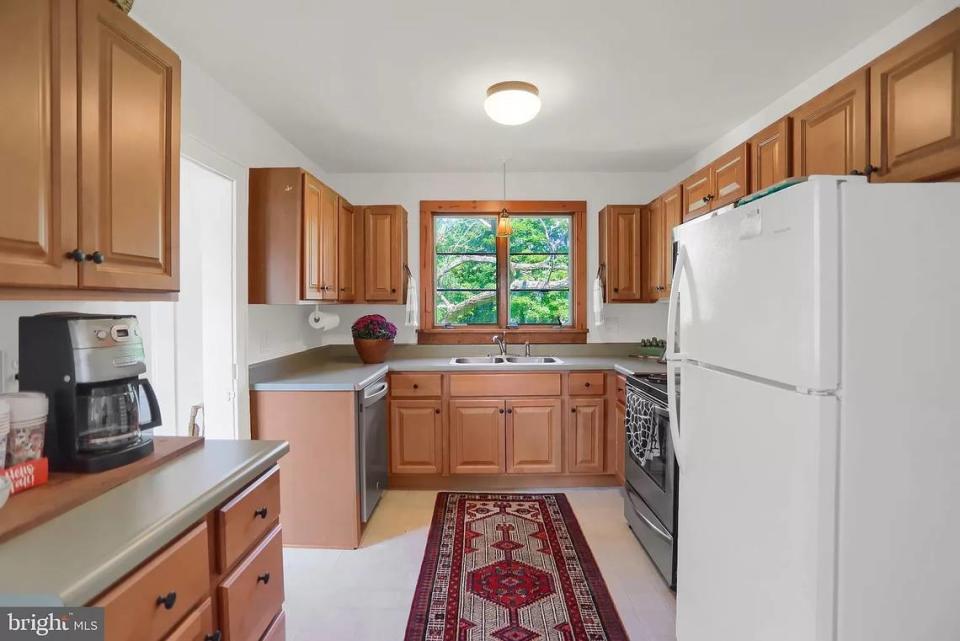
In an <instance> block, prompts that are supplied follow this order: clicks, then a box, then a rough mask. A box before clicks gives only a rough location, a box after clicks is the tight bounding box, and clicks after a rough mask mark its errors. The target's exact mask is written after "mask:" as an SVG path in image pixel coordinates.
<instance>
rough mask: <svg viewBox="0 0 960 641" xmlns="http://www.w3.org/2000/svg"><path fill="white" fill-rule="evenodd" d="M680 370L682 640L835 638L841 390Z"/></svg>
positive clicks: (679, 593)
mask: <svg viewBox="0 0 960 641" xmlns="http://www.w3.org/2000/svg"><path fill="white" fill-rule="evenodd" d="M680 372H681V383H682V387H681V394H680V419H681V421H680V432H681V435H682V438H683V441H684V443H685V448H686V452H685V453H686V460H685V464H684V465H683V466H682V467H681V468H680V483H679V491H680V498H679V506H680V513H679V523H678V529H677V533H678V537H677V545H678V560H677V640H678V641H774V640H775V641H829V640H831V639H832V633H833V621H834V606H833V603H834V599H833V597H834V585H833V576H834V557H833V550H834V532H835V512H834V508H835V493H836V486H835V483H836V457H837V431H838V429H837V426H838V420H839V419H838V407H837V400H836V398H835V397H833V396H816V395H807V394H800V393H797V392H795V391H789V390H786V389H783V388H780V387H775V386H772V385H767V384H764V383H758V382H755V381H751V380H748V379H745V378H741V377H739V376H734V375H731V374H726V373H722V372H718V371H715V370H709V369H705V368H702V367H698V366H696V365H692V364H689V363H683V364H681V365H680Z"/></svg>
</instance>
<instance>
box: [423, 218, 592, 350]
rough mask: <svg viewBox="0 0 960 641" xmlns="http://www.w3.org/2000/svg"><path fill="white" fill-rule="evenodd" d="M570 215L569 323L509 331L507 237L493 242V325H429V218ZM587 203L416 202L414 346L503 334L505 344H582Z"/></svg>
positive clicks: (432, 251)
mask: <svg viewBox="0 0 960 641" xmlns="http://www.w3.org/2000/svg"><path fill="white" fill-rule="evenodd" d="M504 208H505V209H506V210H507V211H508V212H510V213H511V214H515V215H518V216H520V215H531V216H533V215H538V214H540V215H544V216H550V215H554V216H556V215H568V216H570V219H571V220H570V280H571V282H570V299H571V305H570V313H571V319H570V324H569V325H565V326H563V327H558V326H556V325H521V326H519V327H509V326H508V321H509V316H510V310H509V307H508V297H509V289H510V270H509V261H510V256H509V242H510V239H509V238H497V240H496V248H497V252H496V255H497V324H496V325H471V326H469V327H451V328H446V327H443V326H438V325H436V324H435V322H434V311H435V310H434V306H435V296H436V291H435V289H434V270H435V267H436V247H435V245H434V236H433V233H434V218H435V217H436V216H471V217H472V216H499V214H500V212H501V211H502V210H503V209H504ZM586 297H587V203H586V201H582V200H580V201H560V200H422V201H420V329H419V330H417V342H418V343H420V344H428V345H469V344H477V345H486V344H487V343H489V342H490V339H491V337H492V336H495V335H499V334H503V335H504V336H505V337H506V339H507V342H509V343H524V342H530V343H532V344H537V343H586V342H587V298H586Z"/></svg>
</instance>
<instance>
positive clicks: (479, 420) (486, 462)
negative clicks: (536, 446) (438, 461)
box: [450, 399, 506, 474]
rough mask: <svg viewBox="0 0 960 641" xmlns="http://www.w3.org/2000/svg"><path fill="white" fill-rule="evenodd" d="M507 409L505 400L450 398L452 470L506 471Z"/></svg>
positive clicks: (494, 472)
mask: <svg viewBox="0 0 960 641" xmlns="http://www.w3.org/2000/svg"><path fill="white" fill-rule="evenodd" d="M505 418H506V408H505V407H504V402H503V401H502V400H484V399H477V400H459V399H458V400H453V401H450V473H451V474H501V473H503V472H504V471H506V467H505V465H504V458H505V452H504V449H505V435H504V432H505V425H506V421H505Z"/></svg>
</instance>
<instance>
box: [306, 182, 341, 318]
mask: <svg viewBox="0 0 960 641" xmlns="http://www.w3.org/2000/svg"><path fill="white" fill-rule="evenodd" d="M338 220H339V213H338V211H337V194H336V192H334V191H333V190H332V189H330V188H329V187H327V186H326V185H324V184H323V183H322V182H320V181H319V180H317V179H316V178H314V177H313V176H311V175H310V174H308V173H304V174H303V298H304V299H305V300H336V299H337V294H338V291H337V290H338V287H337V282H338V280H339V279H338V277H337V267H338V265H337V226H338Z"/></svg>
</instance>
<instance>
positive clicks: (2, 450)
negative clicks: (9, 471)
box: [0, 401, 10, 470]
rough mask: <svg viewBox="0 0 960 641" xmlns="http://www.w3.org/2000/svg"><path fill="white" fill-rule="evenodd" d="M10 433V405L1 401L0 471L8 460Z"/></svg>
mask: <svg viewBox="0 0 960 641" xmlns="http://www.w3.org/2000/svg"><path fill="white" fill-rule="evenodd" d="M9 433H10V404H9V403H7V402H6V401H0V470H2V469H3V468H4V466H5V461H6V460H7V434H9Z"/></svg>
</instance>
